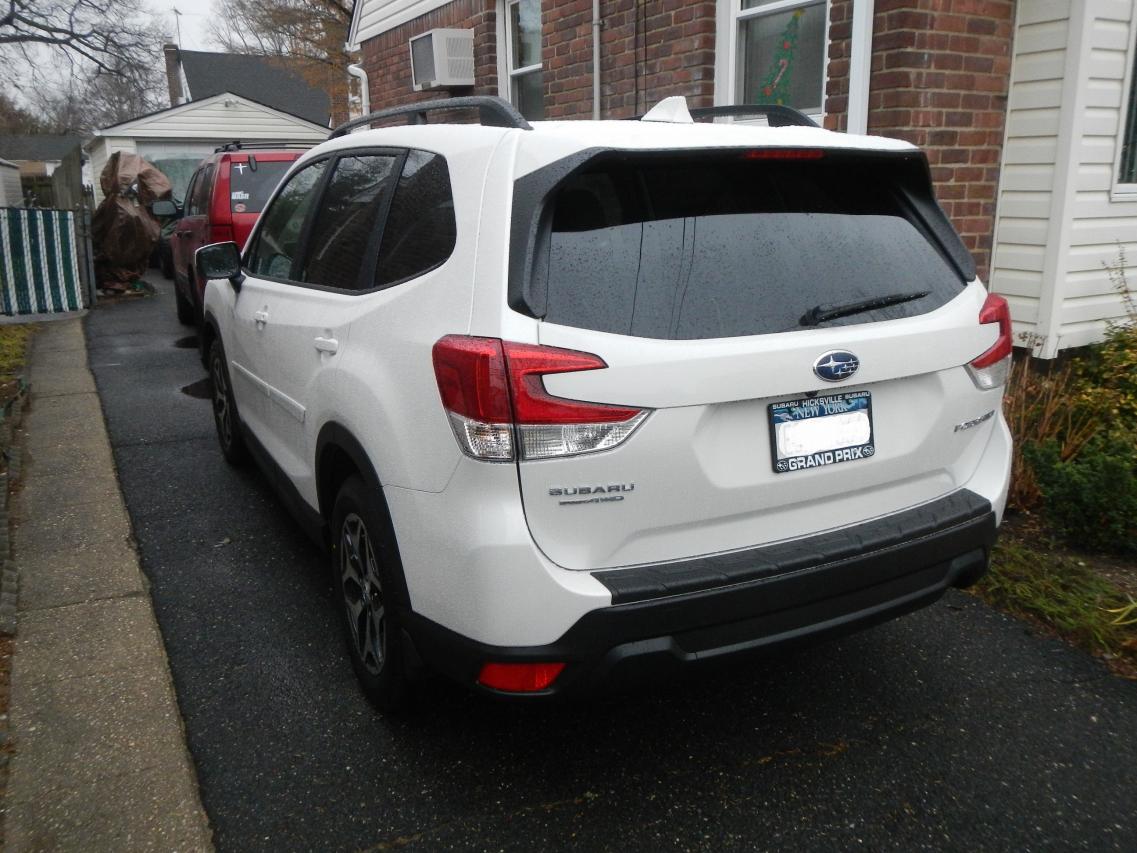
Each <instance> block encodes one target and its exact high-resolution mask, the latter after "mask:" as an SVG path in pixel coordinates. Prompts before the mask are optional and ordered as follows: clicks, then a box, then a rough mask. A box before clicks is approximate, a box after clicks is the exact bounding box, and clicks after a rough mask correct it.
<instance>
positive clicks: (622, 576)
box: [592, 489, 991, 604]
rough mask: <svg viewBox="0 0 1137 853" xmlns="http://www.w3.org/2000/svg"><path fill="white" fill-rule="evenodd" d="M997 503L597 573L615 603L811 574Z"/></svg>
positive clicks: (948, 500) (916, 510) (951, 499)
mask: <svg viewBox="0 0 1137 853" xmlns="http://www.w3.org/2000/svg"><path fill="white" fill-rule="evenodd" d="M990 511H991V504H990V503H989V502H988V501H987V500H985V499H984V498H981V497H980V496H979V495H977V494H975V493H974V492H971V491H968V490H967V489H960V490H959V491H957V492H953V493H951V494H950V495H947V496H945V497H942V498H939V499H937V500H934V501H932V502H930V503H927V504H923V505H921V506H918V507H913V508H912V509H908V510H903V511H901V512H898V513H895V514H893V515H888V516H884V517H883V518H878V519H875V520H873V521H868V522H865V523H863V524H857V525H854V526H852V527H846V528H843V529H841V530H835V531H831V532H828V533H820V534H818V535H816V536H809V537H806V538H804V539H795V540H793V541H791V542H782V543H778V544H774V545H763V546H760V547H758V548H749V549H747V550H745V551H733V552H731V553H729V554H715V555H712V556H709V557H696V558H693V559H690V560H681V561H677V562H672V563H662V564H656V565H644V566H631V567H628V568H623V569H605V570H602V571H595V572H593V573H592V576H593V577H594V578H596V579H597V580H598V581H600V582H601V583H602V584H604V586H606V587H608V589H609V590H610V591H611V592H612V603H613V604H628V603H631V602H634V601H647V600H650V599H653V598H662V597H664V596H670V595H682V594H685V593H690V592H699V591H700V590H705V589H714V588H715V587H723V586H731V585H733V584H738V583H746V582H749V581H754V580H761V579H763V578H771V577H778V576H781V575H789V574H794V573H796V572H801V571H805V570H808V569H811V568H814V567H816V566H820V565H824V564H826V563H833V562H838V561H840V560H845V559H849V558H850V557H854V556H857V555H860V554H865V553H869V552H873V551H880V550H883V549H886V548H890V547H892V546H894V545H896V544H898V543H901V542H906V541H910V540H913V539H918V538H920V537H922V536H926V535H928V534H930V533H934V532H935V531H938V530H943V529H944V528H947V527H952V526H955V525H957V524H962V523H964V522H967V521H970V520H972V519H975V518H979V517H981V516H983V515H984V514H986V513H988V512H990Z"/></svg>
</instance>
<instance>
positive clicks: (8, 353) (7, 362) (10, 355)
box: [0, 323, 35, 376]
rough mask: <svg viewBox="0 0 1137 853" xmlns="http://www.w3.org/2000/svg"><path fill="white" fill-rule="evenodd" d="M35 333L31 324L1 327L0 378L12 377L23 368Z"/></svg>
mask: <svg viewBox="0 0 1137 853" xmlns="http://www.w3.org/2000/svg"><path fill="white" fill-rule="evenodd" d="M34 331H35V326H34V325H33V324H31V323H25V324H23V325H12V326H0V376H11V375H12V374H14V373H16V372H18V371H19V369H20V368H21V367H23V365H24V358H25V357H26V356H27V352H28V341H29V340H30V339H31V337H32V333H33V332H34Z"/></svg>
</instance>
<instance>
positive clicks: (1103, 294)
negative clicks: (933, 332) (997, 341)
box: [991, 0, 1137, 358]
mask: <svg viewBox="0 0 1137 853" xmlns="http://www.w3.org/2000/svg"><path fill="white" fill-rule="evenodd" d="M1133 16H1134V12H1133V3H1132V2H1131V0H1039V2H1031V3H1020V4H1019V5H1018V19H1017V22H1016V32H1015V39H1014V56H1013V62H1012V69H1011V87H1010V95H1009V99H1008V105H1007V131H1006V142H1005V145H1004V149H1003V165H1002V175H1001V179H1000V186H999V199H998V212H997V221H996V227H995V249H994V253H993V258H992V266H991V287H992V289H993V290H995V291H996V292H998V293H1001V294H1003V295H1004V296H1006V297H1007V301H1008V302H1009V303H1010V305H1011V315H1012V317H1013V319H1014V323H1015V332H1016V334H1025V335H1027V336H1028V337H1029V338H1030V340H1031V341H1033V343H1034V345H1035V346H1034V351H1035V353H1036V354H1038V355H1040V356H1042V357H1044V358H1052V357H1054V356H1055V355H1057V353H1058V352H1059V351H1060V350H1062V349H1066V348H1067V347H1072V346H1080V345H1083V344H1087V343H1092V342H1094V341H1097V340H1101V337H1102V335H1103V333H1104V331H1105V328H1106V325H1107V323H1108V322H1109V321H1110V320H1115V319H1118V318H1120V317H1121V316H1122V315H1123V308H1122V304H1121V301H1120V299H1119V298H1118V296H1117V294H1116V293H1115V292H1114V291H1113V288H1112V286H1111V284H1110V281H1109V276H1108V273H1107V271H1106V269H1105V264H1112V263H1115V262H1116V259H1117V241H1119V240H1120V241H1121V242H1122V244H1123V245H1124V246H1125V249H1126V252H1127V254H1128V261H1129V264H1130V274H1129V278H1130V281H1134V280H1137V199H1133V200H1127V199H1125V198H1124V197H1119V196H1118V194H1117V193H1116V192H1115V180H1114V176H1115V170H1116V161H1117V154H1118V146H1119V145H1120V134H1121V132H1122V124H1121V118H1122V110H1123V103H1124V101H1123V98H1124V95H1125V91H1124V89H1125V80H1126V74H1127V68H1128V65H1131V64H1132V62H1133V57H1132V53H1131V51H1132V43H1133V39H1132V35H1133V33H1132V29H1131V28H1132V27H1133V26H1134V25H1135V22H1134V21H1133ZM1016 342H1017V343H1023V342H1024V340H1021V339H1020V340H1018V341H1016Z"/></svg>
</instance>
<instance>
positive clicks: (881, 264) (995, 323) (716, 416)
mask: <svg viewBox="0 0 1137 853" xmlns="http://www.w3.org/2000/svg"><path fill="white" fill-rule="evenodd" d="M439 110H444V111H448V112H447V114H446V115H447V116H449V115H450V114H452V113H453V112H454V111H456V110H473V111H475V113H476V114H477V115H479V116H480V119H481V121H480V123H478V124H457V123H455V124H447V123H428V122H427V121H426V118H427V117H428V116H435V115H437V112H438V111H439ZM692 114H694V116H695V118H696V119H707V118H711V119H714V121H709V122H708V121H695V120H692ZM757 114H763V115H765V116H766V120H767V123H766V124H754V123H742V122H735V121H724V120H723V116H724V115H733V116H735V117H748V118H751V119H753V118H754V116H755V115H757ZM400 116H401V117H403V118H404V119H409V120H410V123H408V124H406V125H403V126H394V127H386V128H381V129H366V128H364V126H365V125H367V126H369V125H370V124H372V123H374V122H376V121H378V120H381V119H383V120H387V119H391V118H397V117H400ZM360 128H363V129H360ZM348 131H356V132H348ZM197 263H198V266H199V270H200V271H201V273H202V275H203V278H210V279H215V280H214V281H211V282H210V284H209V286H208V289H207V292H206V298H205V312H204V317H205V326H204V329H203V334H202V344H203V348H204V352H205V354H206V356H207V358H208V367H209V372H210V375H211V377H212V380H213V383H214V389H215V392H214V414H215V420H216V423H217V431H218V435H219V438H220V442H221V448H222V451H223V452H224V455H225V457H226V458H227V459H228V460H230V461H231V462H234V463H236V462H238V461H240V460H241V459H242V458H243V457H244V456H245V455H246V454H247V453H250V452H251V454H252V455H253V456H254V457H256V459H257V460H258V462H259V463H260V464H261V465H262V467H263V468H264V469H265V470H266V472H267V473H268V475H269V476H270V477H271V478H272V479H273V480H274V482H275V484H276V485H277V486H278V487H279V490H280V492H281V493H282V495H283V497H284V499H285V501H286V502H287V503H288V504H289V505H290V507H291V508H292V509H293V511H294V512H295V514H296V516H297V518H298V519H299V520H300V521H301V522H302V523H303V524H304V526H305V527H306V528H307V529H308V530H310V531H311V532H312V534H313V535H314V536H315V537H316V538H318V539H319V540H321V541H323V542H325V543H327V545H328V546H329V548H330V551H331V554H332V563H333V568H334V577H335V584H336V589H337V593H338V597H339V598H340V599H342V606H343V613H344V627H345V631H346V636H347V640H348V648H349V650H350V654H351V658H352V662H353V664H354V667H355V670H356V672H357V673H358V675H359V678H360V681H361V683H362V685H363V688H364V690H365V692H366V693H367V694H368V696H369V697H370V698H371V699H372V700H373V701H374V702H375V703H376V704H377V705H378V706H380V707H382V708H391V707H394V706H397V705H399V704H400V702H401V701H402V700H403V698H404V697H405V695H406V690H407V682H408V679H409V677H410V676H413V675H415V674H416V673H417V672H418V671H420V670H435V671H438V672H441V673H444V674H446V675H448V676H450V677H452V678H454V679H456V680H457V681H459V682H461V683H464V684H467V685H470V686H473V687H476V688H477V689H479V690H482V691H484V692H488V693H493V694H497V695H515V696H516V695H522V696H551V695H558V694H565V693H574V692H577V691H580V690H585V689H589V688H593V687H595V686H598V685H600V684H602V683H607V682H611V681H613V680H619V681H625V680H626V679H627V678H628V677H629V676H631V675H633V674H639V673H650V674H651V675H653V676H655V675H658V674H660V673H667V672H668V671H671V670H676V669H678V668H681V667H683V666H685V665H689V664H697V663H700V662H706V661H711V660H715V659H720V658H726V657H727V656H730V655H740V654H745V653H750V652H757V651H761V650H769V649H771V648H773V647H775V646H779V645H782V644H786V643H789V642H794V641H798V640H803V639H807V638H816V637H821V636H826V635H831V634H835V633H839V632H842V631H847V630H850V629H853V628H856V627H861V626H865V625H869V624H872V623H875V622H879V621H881V620H884V619H887V618H889V617H892V616H895V615H897V614H901V613H904V612H906V611H910V610H913V609H915V608H917V607H920V606H922V605H926V604H928V603H930V602H932V601H934V600H935V599H936V598H937V597H939V596H940V595H941V594H942V593H943V592H944V591H945V590H946V589H947V588H948V587H953V586H965V585H967V584H970V583H972V582H973V581H975V580H976V579H977V578H978V577H979V576H980V575H982V574H983V572H984V571H985V570H986V568H987V562H988V557H989V555H990V552H991V547H992V545H993V543H994V540H995V536H996V528H997V525H998V523H999V520H1000V517H1001V515H1002V511H1003V506H1004V503H1005V500H1006V492H1007V482H1008V478H1009V471H1010V460H1011V439H1010V434H1009V432H1008V430H1007V426H1006V423H1005V422H1004V419H1003V417H1002V414H1001V401H1002V394H1003V384H1004V380H1005V377H1006V374H1007V367H1008V363H1009V359H1010V354H1011V323H1010V317H1009V314H1008V310H1007V305H1006V302H1005V301H1004V300H1003V299H1001V298H1000V297H998V296H993V295H988V293H987V292H986V290H985V289H984V287H983V285H982V283H981V282H980V281H979V280H978V279H977V278H976V274H975V266H974V263H973V261H972V259H971V257H970V255H969V254H968V252H967V250H966V248H965V247H964V245H963V244H962V242H961V240H960V238H959V236H958V235H957V233H956V232H955V230H954V229H953V228H952V226H951V224H950V223H949V221H948V220H947V218H946V217H945V215H944V213H943V212H942V210H941V209H940V207H939V206H938V204H937V203H936V200H935V198H934V195H933V191H932V187H931V183H930V179H929V171H928V165H927V161H926V158H925V157H924V155H923V154H922V153H921V152H920V151H919V150H917V149H916V148H914V147H912V146H911V145H909V144H907V143H904V142H900V141H896V140H891V139H882V138H875V137H867V136H850V135H845V134H841V133H834V132H830V131H826V130H821V129H819V128H817V127H816V126H814V125H813V124H812V122H810V121H809V119H807V118H805V117H804V116H801V115H799V114H797V113H794V112H793V111H791V110H787V109H785V108H780V107H753V108H751V107H744V108H720V109H711V110H693V111H691V112H688V110H687V109H686V105H685V103H683V102H682V99H668V100H667V101H665V102H663V103H662V104H661V105H660V106H658V107H657V108H656V109H655V110H653V111H652V112H650V113H648V114H647V115H646V116H644V117H643V119H642V120H639V121H599V122H597V121H562V122H539V123H535V124H533V125H530V124H529V123H527V122H526V121H525V119H524V118H522V117H521V116H520V115H519V114H518V113H517V112H516V111H515V110H514V109H513V108H512V107H511V106H510V105H509V104H508V103H506V102H504V101H501V100H499V99H496V98H482V97H476V98H458V99H450V100H445V101H436V102H430V103H426V104H415V105H413V106H411V107H407V108H397V109H394V110H386V111H383V112H381V113H376V114H372V115H371V116H367V117H364V118H363V119H359V120H356V121H353V122H350V123H349V124H348V125H345V126H343V127H341V128H339V129H337V131H336V132H334V133H333V134H332V138H331V139H330V140H329V141H328V142H326V143H324V144H322V145H320V146H318V147H317V148H315V149H313V150H312V151H311V152H309V153H307V154H305V156H303V157H302V158H300V159H299V160H298V161H297V162H296V164H295V165H294V167H293V168H292V169H291V171H290V172H289V174H288V175H287V177H286V178H285V179H284V180H283V181H282V183H281V185H280V186H279V187H278V188H277V190H276V193H275V195H274V197H273V198H272V200H271V201H270V202H269V204H268V206H267V208H266V210H265V212H264V213H263V215H262V216H261V217H260V221H259V222H258V224H257V226H256V229H255V230H254V231H253V233H252V235H251V237H250V238H249V242H248V244H247V245H246V246H245V247H244V250H243V252H241V253H240V254H239V253H238V249H237V247H236V246H235V245H234V244H232V243H228V244H215V245H213V246H208V247H205V248H203V249H201V250H200V251H199V253H198V258H197ZM225 279H228V281H225Z"/></svg>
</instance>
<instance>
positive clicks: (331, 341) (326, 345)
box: [313, 338, 340, 353]
mask: <svg viewBox="0 0 1137 853" xmlns="http://www.w3.org/2000/svg"><path fill="white" fill-rule="evenodd" d="M313 343H314V344H315V345H316V349H317V350H319V351H320V352H326V353H334V352H336V351H337V350H339V348H340V342H339V341H337V340H336V339H335V338H316V339H315V340H314V341H313Z"/></svg>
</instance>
